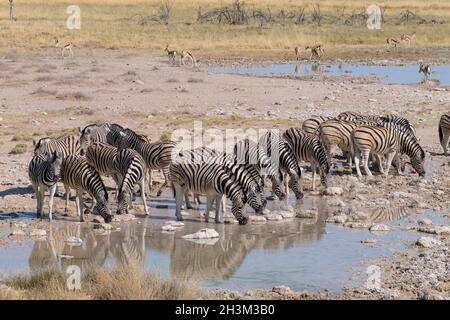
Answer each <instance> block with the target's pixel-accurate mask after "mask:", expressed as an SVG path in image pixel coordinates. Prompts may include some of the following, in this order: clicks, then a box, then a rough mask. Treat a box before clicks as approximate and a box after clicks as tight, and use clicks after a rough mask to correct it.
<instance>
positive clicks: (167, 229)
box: [161, 224, 177, 232]
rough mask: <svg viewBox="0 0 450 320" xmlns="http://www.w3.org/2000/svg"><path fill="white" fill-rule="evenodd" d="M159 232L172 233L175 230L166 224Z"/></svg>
mask: <svg viewBox="0 0 450 320" xmlns="http://www.w3.org/2000/svg"><path fill="white" fill-rule="evenodd" d="M161 230H162V231H166V232H173V231H176V230H177V228H176V227H175V226H173V225H171V224H167V225H164V226H162V227H161Z"/></svg>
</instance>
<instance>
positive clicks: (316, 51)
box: [305, 44, 325, 60]
mask: <svg viewBox="0 0 450 320" xmlns="http://www.w3.org/2000/svg"><path fill="white" fill-rule="evenodd" d="M307 50H311V55H310V57H309V60H313V58H314V59H316V60H320V58H322V56H323V54H324V53H325V50H324V49H323V45H321V44H316V45H313V46H306V47H305V51H307Z"/></svg>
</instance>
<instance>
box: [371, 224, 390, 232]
mask: <svg viewBox="0 0 450 320" xmlns="http://www.w3.org/2000/svg"><path fill="white" fill-rule="evenodd" d="M369 230H370V231H372V232H374V231H375V232H377V231H378V232H379V231H381V232H384V231H391V228H390V227H389V226H387V225H385V224H381V223H380V224H374V225H372V226H371V227H370V228H369Z"/></svg>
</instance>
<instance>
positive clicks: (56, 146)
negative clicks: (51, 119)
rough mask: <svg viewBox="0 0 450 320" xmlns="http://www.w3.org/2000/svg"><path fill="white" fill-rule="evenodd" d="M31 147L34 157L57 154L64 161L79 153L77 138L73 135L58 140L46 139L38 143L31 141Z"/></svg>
mask: <svg viewBox="0 0 450 320" xmlns="http://www.w3.org/2000/svg"><path fill="white" fill-rule="evenodd" d="M33 145H34V154H35V155H36V156H38V155H45V154H51V153H53V152H58V153H59V154H61V156H62V157H63V159H64V158H66V157H67V156H69V155H71V154H79V153H80V143H79V141H78V138H77V137H75V136H73V135H65V136H61V137H58V138H50V137H46V138H42V139H39V140H38V141H35V140H33Z"/></svg>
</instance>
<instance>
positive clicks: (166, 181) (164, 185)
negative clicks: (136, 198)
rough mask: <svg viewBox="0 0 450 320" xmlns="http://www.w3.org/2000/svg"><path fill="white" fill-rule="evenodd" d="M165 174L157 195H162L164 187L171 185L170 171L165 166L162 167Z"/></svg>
mask: <svg viewBox="0 0 450 320" xmlns="http://www.w3.org/2000/svg"><path fill="white" fill-rule="evenodd" d="M162 172H163V175H164V183H163V184H162V186H161V187H160V188H159V190H158V192H157V193H156V196H157V197H159V196H160V195H161V193H162V192H163V189H164V188H165V187H167V186H168V185H169V180H170V177H169V171H168V168H167V167H164V168H163V169H162Z"/></svg>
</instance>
